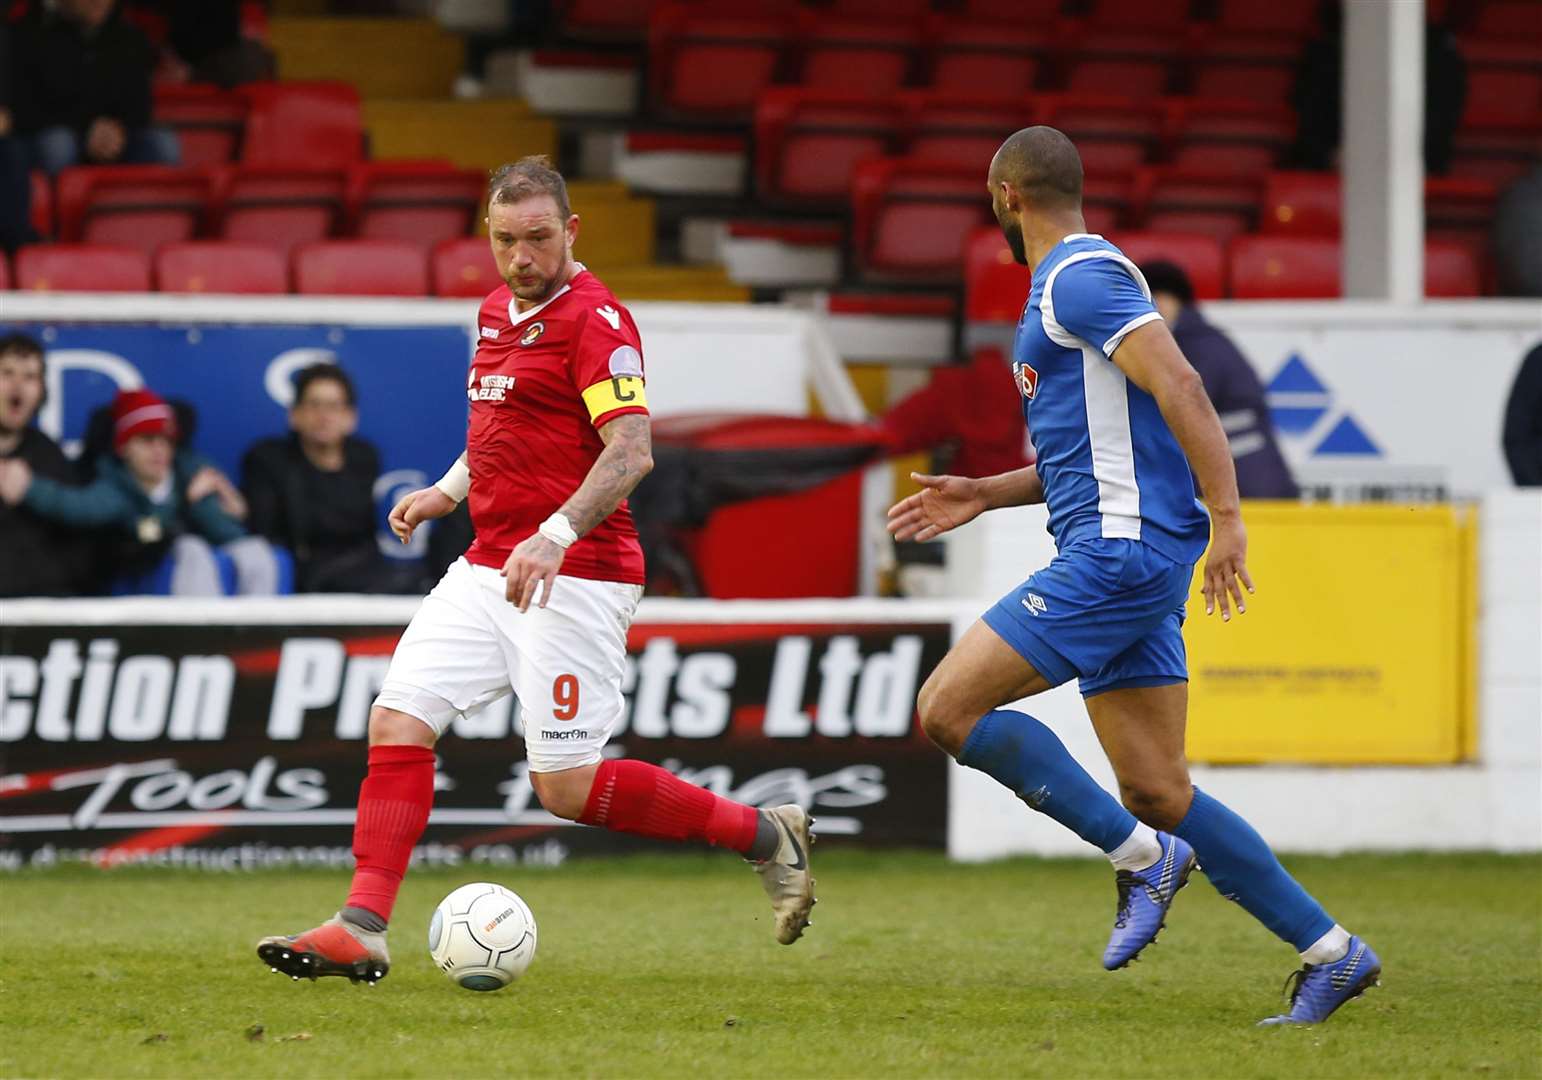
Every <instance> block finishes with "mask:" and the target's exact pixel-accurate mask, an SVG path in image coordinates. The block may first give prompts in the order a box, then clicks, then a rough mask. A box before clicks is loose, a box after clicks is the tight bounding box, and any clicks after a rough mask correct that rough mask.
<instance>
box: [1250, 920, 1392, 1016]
mask: <svg viewBox="0 0 1542 1080" xmlns="http://www.w3.org/2000/svg"><path fill="white" fill-rule="evenodd" d="M1380 976H1381V957H1379V956H1377V955H1376V953H1375V952H1374V951H1372V949H1371V947H1370V946H1369V945H1367V944H1366V943H1365V942H1363V941H1361V940H1360V939H1359V938H1358V937H1351V938H1350V939H1349V951H1348V952H1346V953H1345V954H1344V955H1343V956H1342V957H1341V958H1340V959H1338V960H1335V961H1334V962H1333V963H1331V964H1307V965H1306V966H1305V967H1303V968H1302V969H1301V970H1300V971H1297V972H1295V973H1294V974H1292V975H1291V977H1290V978H1289V979H1287V980H1286V981H1285V985H1286V986H1289V987H1290V1012H1288V1013H1284V1014H1283V1015H1280V1016H1271V1017H1269V1018H1268V1019H1267V1020H1260V1021H1259V1022H1258V1023H1259V1026H1261V1027H1262V1026H1268V1025H1272V1024H1320V1023H1322V1022H1323V1021H1324V1020H1326V1019H1328V1017H1330V1016H1332V1015H1333V1011H1334V1010H1335V1009H1337V1008H1338V1007H1339V1006H1340V1005H1342V1004H1344V1002H1346V1001H1348V1000H1350V999H1351V998H1357V997H1359V996H1360V995H1361V994H1363V993H1365V992H1366V991H1367V990H1369V989H1370V988H1371V987H1373V986H1379V985H1380Z"/></svg>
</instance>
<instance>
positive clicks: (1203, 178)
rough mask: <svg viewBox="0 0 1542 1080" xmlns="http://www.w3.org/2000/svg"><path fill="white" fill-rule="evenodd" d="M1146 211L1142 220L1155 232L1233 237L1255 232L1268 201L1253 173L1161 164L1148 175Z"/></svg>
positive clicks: (1144, 188)
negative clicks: (1185, 167)
mask: <svg viewBox="0 0 1542 1080" xmlns="http://www.w3.org/2000/svg"><path fill="white" fill-rule="evenodd" d="M1140 183H1141V187H1142V199H1141V201H1142V206H1143V214H1142V215H1140V217H1141V220H1139V221H1138V222H1137V224H1140V225H1141V227H1142V228H1144V229H1146V230H1148V231H1151V232H1186V233H1203V234H1205V235H1206V236H1211V237H1214V238H1216V239H1217V240H1222V241H1224V240H1227V239H1230V238H1231V237H1233V236H1236V235H1237V234H1239V233H1243V232H1247V231H1249V230H1251V229H1252V228H1253V226H1254V223H1255V222H1256V220H1257V218H1258V207H1259V203H1260V202H1261V201H1262V199H1263V192H1262V184H1261V182H1260V181H1259V180H1258V179H1257V178H1256V177H1253V176H1249V175H1246V174H1240V175H1239V174H1236V173H1228V172H1209V171H1205V172H1197V171H1191V170H1187V169H1171V168H1160V169H1151V170H1147V171H1145V172H1144V173H1143V174H1142V178H1141V181H1140Z"/></svg>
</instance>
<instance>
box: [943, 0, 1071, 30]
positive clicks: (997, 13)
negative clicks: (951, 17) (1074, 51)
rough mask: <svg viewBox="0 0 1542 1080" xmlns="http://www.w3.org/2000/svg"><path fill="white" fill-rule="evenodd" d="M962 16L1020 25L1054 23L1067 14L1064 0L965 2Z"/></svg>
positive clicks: (974, 0) (985, 0)
mask: <svg viewBox="0 0 1542 1080" xmlns="http://www.w3.org/2000/svg"><path fill="white" fill-rule="evenodd" d="M960 14H961V15H962V16H963V17H965V18H970V19H1001V20H1003V21H1006V20H1010V21H1013V22H1016V23H1019V24H1026V23H1045V22H1053V21H1054V20H1055V19H1058V18H1059V17H1060V16H1061V15H1063V14H1065V2H1064V0H964V3H963V10H962V11H961V12H960Z"/></svg>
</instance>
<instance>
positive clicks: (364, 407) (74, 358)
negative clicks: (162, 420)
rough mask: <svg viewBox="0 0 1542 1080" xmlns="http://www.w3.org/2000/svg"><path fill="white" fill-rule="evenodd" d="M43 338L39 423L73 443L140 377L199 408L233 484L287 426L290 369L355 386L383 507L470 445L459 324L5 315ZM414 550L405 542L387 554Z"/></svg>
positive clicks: (463, 336)
mask: <svg viewBox="0 0 1542 1080" xmlns="http://www.w3.org/2000/svg"><path fill="white" fill-rule="evenodd" d="M0 329H3V330H5V331H11V330H18V331H21V332H23V333H27V334H30V335H32V336H33V337H36V338H38V339H39V340H40V341H42V342H43V344H44V347H45V348H46V350H47V353H48V401H47V402H46V403H45V404H44V406H43V411H42V413H41V415H40V416H39V426H40V427H42V429H43V430H44V431H45V432H47V433H48V434H49V435H51V436H53V437H54V438H56V439H58V440H59V441H60V443H61V444H62V445H63V446H64V447H65V450H66V451H67V452H69V453H75V452H77V451H78V450H79V447H80V444H81V441H82V439H83V438H84V436H85V431H86V422H87V419H88V417H89V416H90V415H91V413H92V412H93V411H94V410H95V409H97V408H99V407H101V406H103V405H106V404H107V403H108V402H110V401H111V400H112V398H113V396H114V395H115V394H116V393H117V392H118V390H119V389H120V388H122V389H134V388H137V387H140V386H145V387H148V388H150V389H152V390H154V391H156V392H157V393H159V394H160V395H162V396H163V397H166V398H171V399H181V400H183V401H186V402H187V403H188V404H190V405H192V406H193V407H194V408H195V409H196V410H197V411H198V426H197V430H196V432H195V433H194V436H193V447H194V448H195V449H197V450H198V451H199V452H201V453H203V454H205V455H206V456H208V457H209V458H211V459H212V460H213V461H214V463H215V464H216V465H218V466H219V467H220V468H221V469H223V470H225V472H226V473H227V474H228V475H229V476H230V477H231V478H232V479H234V480H236V481H237V482H238V483H239V482H240V479H241V472H240V468H241V457H242V455H243V454H245V453H246V451H247V449H248V448H249V447H250V446H251V445H252V444H253V443H255V442H256V441H257V440H259V439H262V438H267V437H269V436H273V435H282V434H284V433H285V432H287V431H288V416H287V411H288V405H289V400H290V397H291V395H292V392H293V383H292V381H291V380H292V378H293V376H294V373H295V372H296V371H298V370H299V369H300V368H303V367H307V366H309V365H311V364H316V363H335V364H338V365H339V366H341V367H342V368H343V369H344V370H346V371H347V372H348V374H349V376H350V377H351V378H352V379H353V381H354V383H355V385H356V387H357V388H358V395H359V432H358V434H359V435H360V436H361V437H363V438H365V439H368V440H369V441H370V442H372V443H374V445H375V447H376V448H377V449H378V450H379V451H380V459H381V467H382V469H383V470H384V472H383V474H382V476H381V479H380V483H378V484H377V486H376V492H375V494H376V498H377V501H378V502H380V503H381V504H382V505H383V508H384V509H383V510H382V524H383V520H384V511H385V510H388V509H389V506H390V504H391V503H392V502H393V501H394V500H395V498H397V497H398V496H399V494H400V493H401V492H402V491H404V490H408V489H411V488H414V487H420V486H422V485H424V484H425V483H427V482H429V480H431V479H432V478H434V477H437V476H438V475H439V474H440V473H441V472H443V471H444V469H445V468H447V467H448V466H449V464H450V462H451V461H453V460H454V459H455V457H456V456H457V455H458V454H460V452H461V451H462V450H464V449H465V446H466V416H467V403H466V390H465V385H466V371H467V368H468V365H469V362H470V357H471V351H472V339H471V333H470V327H469V324H468V325H467V326H465V327H462V326H374V327H372V326H338V325H317V324H311V325H271V324H264V325H230V324H228V323H224V324H217V323H209V324H183V325H170V324H158V325H151V324H143V323H138V324H136V323H95V324H92V323H54V322H49V323H38V322H27V323H11V324H0ZM393 554H401V555H410V554H413V552H406V551H401V552H393Z"/></svg>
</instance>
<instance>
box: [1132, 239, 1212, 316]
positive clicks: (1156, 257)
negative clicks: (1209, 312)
mask: <svg viewBox="0 0 1542 1080" xmlns="http://www.w3.org/2000/svg"><path fill="white" fill-rule="evenodd" d="M1108 239H1109V241H1110V242H1111V243H1112V244H1113V245H1114V246H1115V247H1117V248H1118V249H1119V250H1120V251H1123V252H1124V253H1125V254H1126V255H1128V256H1129V257H1130V258H1131V259H1132V260H1133V261H1134V262H1135V264H1136V265H1137V266H1144V265H1145V264H1146V263H1150V262H1158V261H1160V262H1170V263H1173V264H1174V265H1176V266H1180V267H1182V268H1183V272H1184V273H1186V274H1188V276H1189V281H1190V283H1191V284H1192V285H1193V286H1194V295H1195V297H1196V298H1197V299H1200V300H1219V299H1221V298H1222V297H1224V296H1225V295H1226V253H1225V251H1224V250H1223V249H1222V248H1221V245H1220V243H1219V242H1218V241H1217V240H1216V239H1215V238H1214V237H1213V236H1204V235H1202V234H1194V233H1158V232H1127V233H1114V234H1112V235H1110V236H1109V237H1108Z"/></svg>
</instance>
